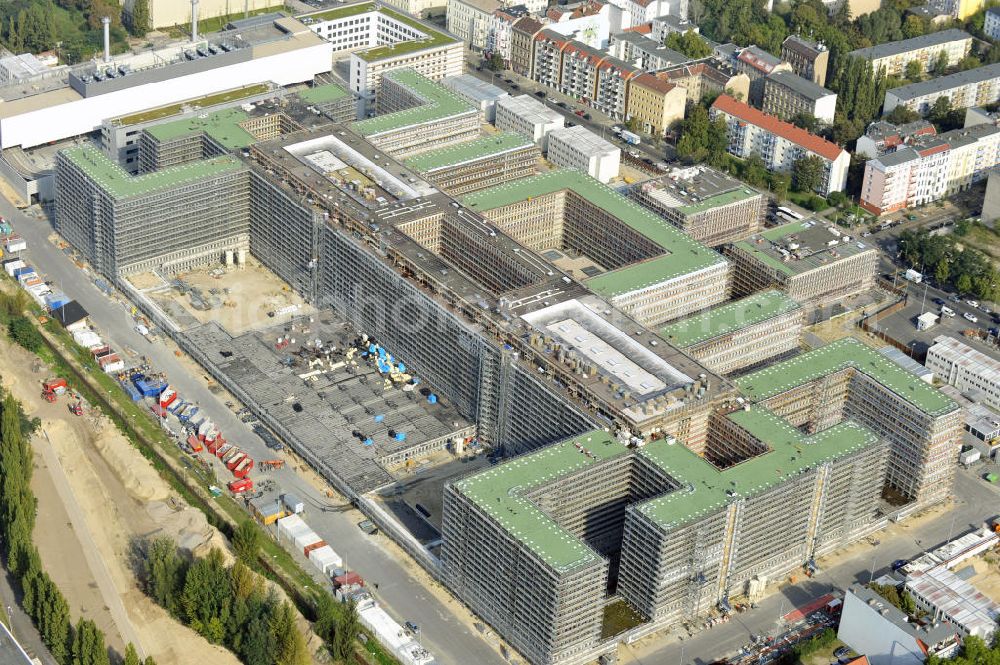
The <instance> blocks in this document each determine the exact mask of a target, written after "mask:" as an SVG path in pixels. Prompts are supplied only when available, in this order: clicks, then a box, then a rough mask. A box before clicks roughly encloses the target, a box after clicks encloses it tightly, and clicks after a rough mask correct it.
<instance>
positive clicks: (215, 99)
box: [116, 83, 271, 127]
mask: <svg viewBox="0 0 1000 665" xmlns="http://www.w3.org/2000/svg"><path fill="white" fill-rule="evenodd" d="M270 89H271V88H270V86H268V85H267V84H266V83H257V84H255V85H248V86H244V87H242V88H236V89H234V90H227V91H226V92H220V93H217V94H214V95H206V96H205V97H198V98H196V99H188V100H185V101H183V102H177V103H176V104H168V105H167V106H160V107H159V108H155V109H150V110H148V111H143V112H142V113H135V114H133V115H127V116H123V117H121V118H118V119H117V120H116V122H117V123H118V124H119V125H120V126H123V127H125V126H128V125H137V124H139V123H142V122H152V121H153V120H162V119H163V118H169V117H170V116H173V115H178V114H179V113H181V112H183V111H184V108H185V107H190V108H209V107H212V106H218V105H219V104H225V103H227V102H232V101H236V100H238V99H246V98H247V97H253V96H254V95H262V94H264V93H265V92H267V91H268V90H270Z"/></svg>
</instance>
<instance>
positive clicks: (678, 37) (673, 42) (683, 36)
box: [663, 30, 712, 58]
mask: <svg viewBox="0 0 1000 665" xmlns="http://www.w3.org/2000/svg"><path fill="white" fill-rule="evenodd" d="M663 43H664V45H665V46H666V47H667V48H672V49H674V50H675V51H680V52H681V53H683V54H684V55H686V56H688V57H689V58H707V57H708V56H710V55H712V47H711V46H709V44H708V42H706V41H705V40H704V39H702V38H701V36H699V35H698V33H696V32H695V31H694V30H688V31H686V32H683V33H681V32H671V33H670V34H669V35H667V38H666V39H665V40H664V42H663Z"/></svg>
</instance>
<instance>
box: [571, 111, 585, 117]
mask: <svg viewBox="0 0 1000 665" xmlns="http://www.w3.org/2000/svg"><path fill="white" fill-rule="evenodd" d="M573 113H575V114H576V115H578V116H580V117H581V118H582V117H583V111H582V110H580V109H577V110H575V111H573Z"/></svg>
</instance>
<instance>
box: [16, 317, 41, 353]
mask: <svg viewBox="0 0 1000 665" xmlns="http://www.w3.org/2000/svg"><path fill="white" fill-rule="evenodd" d="M7 334H9V335H10V338H11V339H12V340H13V341H14V342H16V343H17V344H19V345H21V346H23V347H24V348H26V349H27V350H28V351H31V352H32V353H35V352H37V351H38V350H39V349H41V348H42V345H43V344H44V343H45V342H44V340H43V339H42V335H41V333H39V332H38V329H37V328H35V326H34V324H32V323H31V321H29V320H28V319H27V318H26V317H23V316H17V317H14V318H13V319H11V320H10V323H8V324H7Z"/></svg>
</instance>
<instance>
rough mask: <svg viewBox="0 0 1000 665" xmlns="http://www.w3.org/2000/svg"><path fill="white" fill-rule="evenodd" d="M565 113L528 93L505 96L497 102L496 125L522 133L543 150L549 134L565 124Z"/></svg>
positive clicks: (499, 127)
mask: <svg viewBox="0 0 1000 665" xmlns="http://www.w3.org/2000/svg"><path fill="white" fill-rule="evenodd" d="M563 123H564V120H563V115H562V114H561V113H558V112H556V111H554V110H552V109H550V108H549V107H547V106H545V104H542V103H541V102H539V101H538V100H537V99H534V98H533V97H530V96H528V95H519V96H517V97H504V98H502V99H498V100H497V103H496V126H497V128H498V129H503V130H506V131H509V132H514V133H516V134H520V135H521V136H524V137H527V138H529V139H531V140H532V141H534V142H535V145H537V146H538V147H539V148H541V149H542V150H543V151H544V150H545V149H546V146H547V145H548V135H549V132H551V131H552V130H553V129H559V128H560V127H562V126H563Z"/></svg>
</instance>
